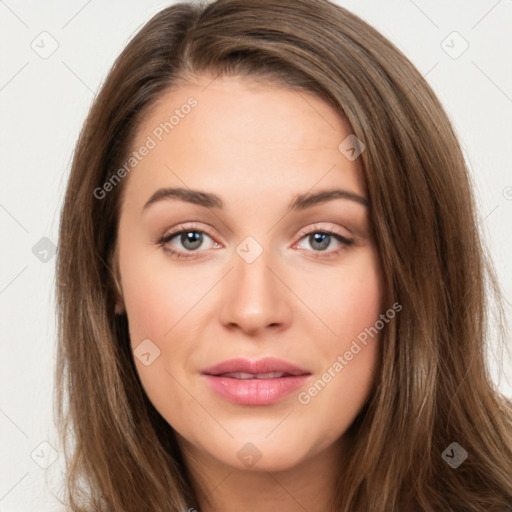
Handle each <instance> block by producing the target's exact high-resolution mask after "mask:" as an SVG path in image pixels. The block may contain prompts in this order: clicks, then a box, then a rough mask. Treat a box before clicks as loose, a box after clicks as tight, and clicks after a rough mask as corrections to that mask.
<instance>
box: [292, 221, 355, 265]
mask: <svg viewBox="0 0 512 512" xmlns="http://www.w3.org/2000/svg"><path fill="white" fill-rule="evenodd" d="M304 239H306V241H307V242H308V243H309V245H310V247H312V248H313V249H312V252H313V253H314V257H316V258H324V257H331V256H336V255H338V254H340V253H341V252H342V251H344V250H346V249H347V248H348V247H351V246H353V245H354V243H355V242H354V240H352V239H350V238H347V237H345V236H343V235H342V234H340V233H338V232H336V231H335V230H333V229H329V228H327V229H326V228H321V229H318V228H317V227H316V226H314V227H313V229H312V230H309V231H308V232H306V233H305V234H303V236H302V238H301V240H304ZM332 242H337V243H338V244H341V247H338V248H334V249H331V250H329V251H327V250H326V249H327V248H328V247H329V246H332V245H333V243H332ZM297 246H298V245H296V247H297ZM299 248H300V247H299Z"/></svg>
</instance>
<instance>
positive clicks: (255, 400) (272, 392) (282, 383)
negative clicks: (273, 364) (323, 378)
mask: <svg viewBox="0 0 512 512" xmlns="http://www.w3.org/2000/svg"><path fill="white" fill-rule="evenodd" d="M204 376H205V377H206V380H207V382H208V384H209V385H210V387H211V388H212V389H213V390H214V391H215V392H216V393H218V394H219V395H220V396H222V397H223V398H225V399H227V400H229V401H230V402H233V403H235V404H239V405H269V404H273V403H275V402H277V401H279V400H281V399H282V398H284V397H285V396H286V395H289V394H290V393H292V392H293V391H295V390H296V389H298V388H300V387H301V386H303V385H304V383H305V381H306V380H307V378H308V377H310V375H298V376H294V377H280V378H277V379H233V378H230V377H218V376H215V375H204Z"/></svg>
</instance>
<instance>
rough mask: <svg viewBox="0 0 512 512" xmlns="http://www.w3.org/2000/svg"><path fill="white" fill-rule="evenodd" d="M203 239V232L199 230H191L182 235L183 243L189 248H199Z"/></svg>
mask: <svg viewBox="0 0 512 512" xmlns="http://www.w3.org/2000/svg"><path fill="white" fill-rule="evenodd" d="M202 241H203V240H202V234H201V233H198V232H197V231H189V232H188V233H183V234H182V235H181V243H182V244H183V247H185V248H187V249H197V248H198V247H200V246H201V243H202ZM189 243H190V244H191V245H189Z"/></svg>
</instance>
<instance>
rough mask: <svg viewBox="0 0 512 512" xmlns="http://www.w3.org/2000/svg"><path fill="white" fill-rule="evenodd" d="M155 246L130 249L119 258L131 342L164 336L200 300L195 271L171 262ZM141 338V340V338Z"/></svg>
mask: <svg viewBox="0 0 512 512" xmlns="http://www.w3.org/2000/svg"><path fill="white" fill-rule="evenodd" d="M158 251H162V250H161V249H156V250H155V252H152V253H151V254H142V251H140V252H139V254H137V253H136V252H132V253H131V254H129V253H128V251H127V253H126V254H127V255H126V256H125V258H124V260H122V261H121V262H120V266H121V275H122V286H123V295H124V300H125V305H126V310H127V313H128V318H129V325H130V333H131V334H132V344H136V343H137V342H138V341H140V340H141V339H145V338H150V339H151V338H154V339H163V338H164V337H165V335H166V333H168V332H169V331H170V330H171V329H172V328H173V326H174V325H175V324H176V323H177V322H178V321H179V320H180V319H181V318H182V317H183V316H184V315H185V314H186V313H187V311H188V310H190V309H191V308H192V307H193V305H194V304H195V303H197V301H198V298H199V296H198V294H199V290H198V289H197V287H194V286H193V282H191V278H193V275H192V274H190V273H188V272H180V271H179V270H174V271H173V272H171V271H170V269H171V266H170V265H169V262H168V261H167V259H166V256H165V255H163V254H161V253H160V254H158ZM139 339H140V340H139Z"/></svg>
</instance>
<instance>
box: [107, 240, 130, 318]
mask: <svg viewBox="0 0 512 512" xmlns="http://www.w3.org/2000/svg"><path fill="white" fill-rule="evenodd" d="M111 263H112V265H111V267H112V268H113V272H112V276H113V280H114V288H115V297H116V305H115V308H114V312H115V314H116V315H123V314H125V312H126V309H125V307H124V299H123V289H122V286H121V274H120V272H119V263H118V254H117V244H116V248H115V250H114V254H113V255H112V260H111Z"/></svg>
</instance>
